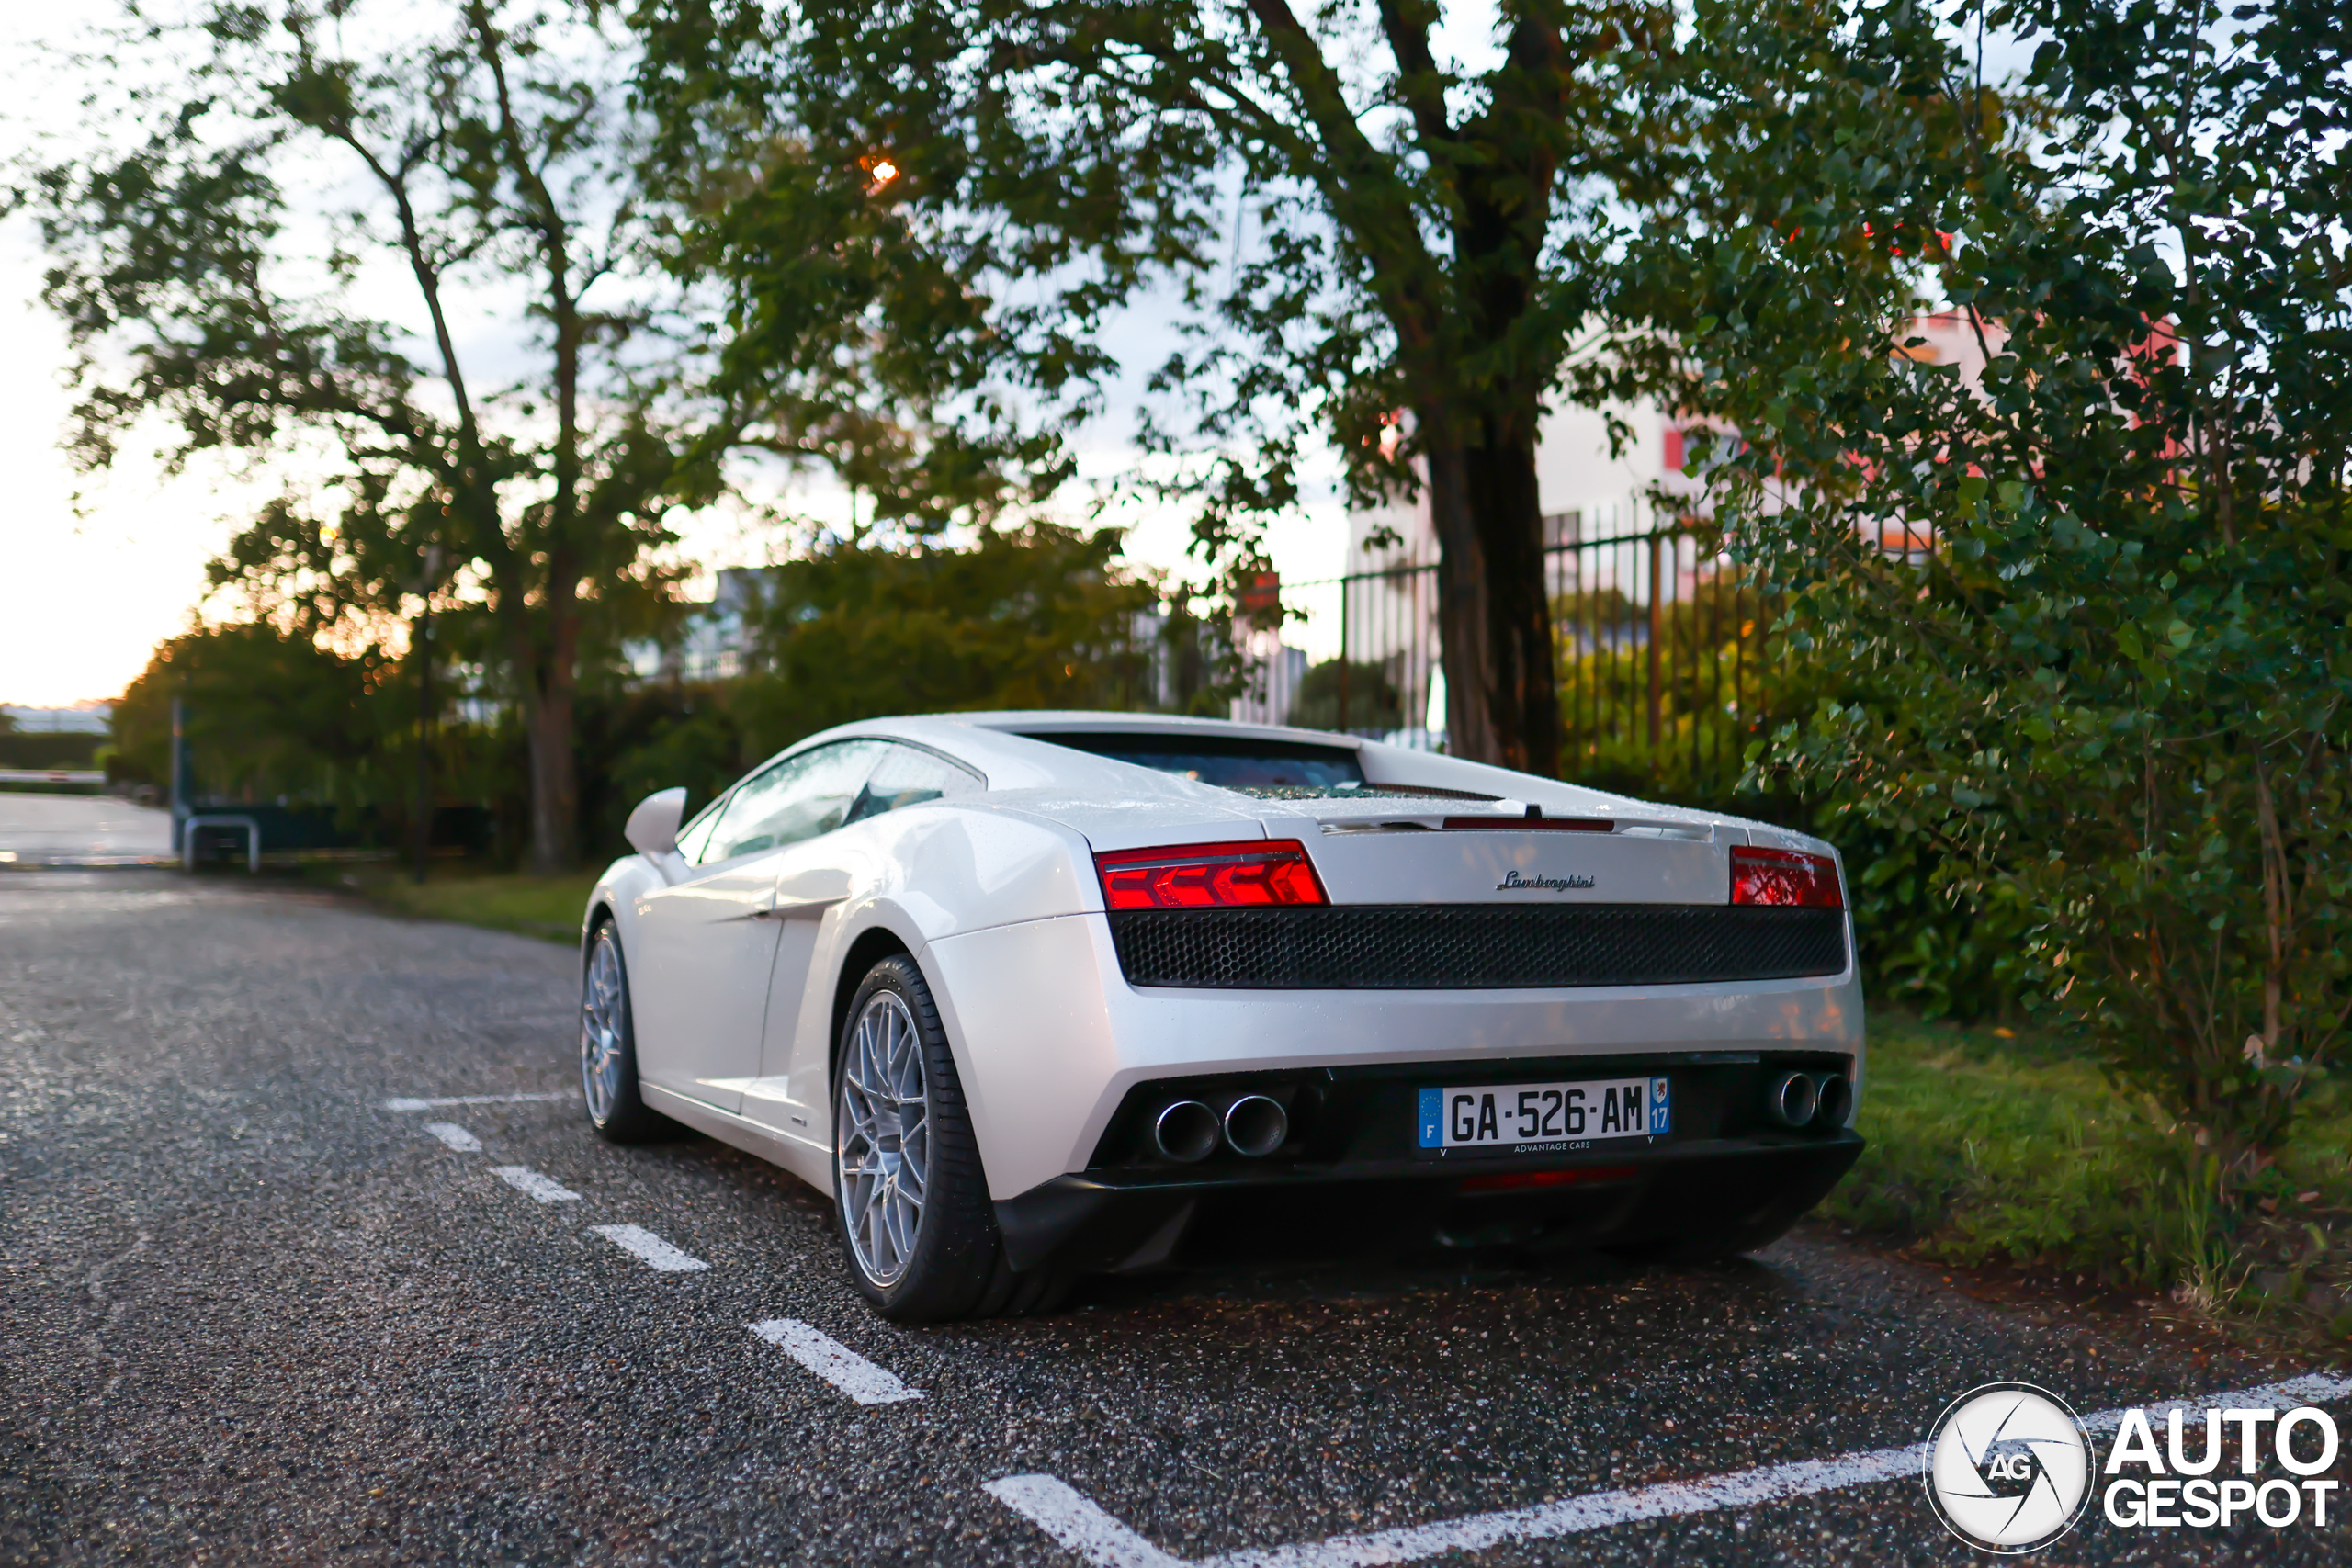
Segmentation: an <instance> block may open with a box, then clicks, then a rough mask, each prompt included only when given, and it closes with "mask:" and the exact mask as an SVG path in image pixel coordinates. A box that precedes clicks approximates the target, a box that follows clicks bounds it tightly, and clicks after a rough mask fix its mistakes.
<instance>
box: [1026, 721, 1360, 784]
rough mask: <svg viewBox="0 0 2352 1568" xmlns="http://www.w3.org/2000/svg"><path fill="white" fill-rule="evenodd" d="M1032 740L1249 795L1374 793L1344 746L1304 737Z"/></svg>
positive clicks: (1064, 734) (1058, 735) (1059, 736)
mask: <svg viewBox="0 0 2352 1568" xmlns="http://www.w3.org/2000/svg"><path fill="white" fill-rule="evenodd" d="M1028 739H1032V740H1043V741H1045V742H1046V743H1047V744H1048V745H1053V746H1067V747H1069V748H1070V749H1071V750H1075V751H1086V752H1091V753H1092V754H1093V755H1094V756H1097V757H1108V758H1110V759H1111V760H1112V761H1117V762H1133V763H1134V764H1135V765H1136V766H1137V767H1139V768H1153V769H1157V770H1158V771H1159V772H1160V773H1174V774H1176V775H1177V776H1178V777H1180V778H1188V779H1197V780H1199V781H1200V782H1201V783H1202V784H1214V785H1216V787H1217V788H1219V789H1230V790H1238V791H1240V792H1242V793H1243V794H1245V795H1261V794H1263V795H1291V794H1294V793H1295V794H1300V795H1362V794H1369V793H1374V792H1373V791H1370V790H1368V789H1367V787H1366V785H1365V784H1364V781H1363V765H1362V764H1361V763H1359V762H1358V761H1356V754H1355V751H1354V750H1352V749H1351V748H1349V747H1345V746H1317V745H1315V744H1314V743H1312V742H1311V741H1302V740H1258V739H1251V738H1250V737H1249V736H1238V735H1237V736H1225V735H1152V734H1148V733H1142V734H1139V733H1137V732H1136V731H1133V730H1114V731H1110V732H1107V733H1088V732H1085V731H1079V732H1070V731H1060V732H1055V733H1048V734H1041V735H1032V736H1030V737H1029V738H1028Z"/></svg>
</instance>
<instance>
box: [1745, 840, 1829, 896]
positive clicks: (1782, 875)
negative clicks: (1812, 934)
mask: <svg viewBox="0 0 2352 1568" xmlns="http://www.w3.org/2000/svg"><path fill="white" fill-rule="evenodd" d="M1731 901H1732V902H1733V903H1735V904H1780V905H1783V906H1786V907H1789V908H1799V909H1842V908H1845V907H1846V897H1845V895H1844V894H1842V893H1840V892H1839V891H1838V863H1837V862H1836V861H1834V860H1831V859H1830V858H1829V857H1828V856H1827V855H1809V854H1805V853H1804V852H1800V851H1797V850H1751V849H1734V850H1733V851H1732V852H1731Z"/></svg>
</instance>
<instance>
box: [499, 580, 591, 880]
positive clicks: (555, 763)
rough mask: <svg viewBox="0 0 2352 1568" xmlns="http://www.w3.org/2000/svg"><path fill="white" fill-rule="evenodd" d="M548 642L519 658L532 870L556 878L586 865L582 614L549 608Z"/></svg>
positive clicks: (525, 652) (525, 651)
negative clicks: (575, 734)
mask: <svg viewBox="0 0 2352 1568" xmlns="http://www.w3.org/2000/svg"><path fill="white" fill-rule="evenodd" d="M546 614H547V616H548V619H547V622H546V630H547V634H548V645H547V646H545V647H541V648H531V649H525V650H524V651H523V652H522V654H521V656H520V657H519V658H517V660H515V662H516V663H517V664H518V665H519V666H520V667H521V670H522V673H523V678H524V683H525V687H526V697H525V706H524V714H523V726H524V735H525V737H526V739H527V740H528V741H529V743H530V750H531V870H532V871H533V872H534V873H536V874H538V875H541V876H554V875H558V874H561V873H563V872H567V871H570V870H571V869H572V868H573V867H574V866H576V865H578V864H579V863H580V774H579V768H578V765H577V761H576V760H575V758H574V757H573V755H572V698H573V694H574V686H575V677H574V670H573V655H574V652H575V650H576V647H577V644H578V642H579V628H578V626H577V617H576V616H575V615H565V614H562V613H561V612H560V610H558V609H556V608H555V607H553V606H550V607H549V609H548V611H547V612H546Z"/></svg>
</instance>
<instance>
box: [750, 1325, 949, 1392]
mask: <svg viewBox="0 0 2352 1568" xmlns="http://www.w3.org/2000/svg"><path fill="white" fill-rule="evenodd" d="M751 1330H752V1333H754V1334H756V1335H758V1336H759V1337H761V1338H763V1339H764V1340H766V1341H767V1342H768V1343H769V1344H771V1345H773V1346H775V1348H777V1349H779V1350H782V1351H783V1352H784V1353H785V1354H786V1355H787V1356H789V1357H791V1358H792V1359H794V1360H796V1361H797V1362H799V1363H800V1364H801V1365H802V1366H804V1367H806V1368H808V1369H809V1371H812V1372H814V1373H816V1374H817V1375H818V1376H819V1377H820V1378H822V1379H824V1380H825V1381H826V1382H829V1383H831V1384H832V1385H833V1386H834V1387H835V1388H837V1389H840V1390H841V1391H842V1393H845V1394H848V1395H849V1396H850V1397H851V1398H852V1399H854V1400H855V1401H857V1402H858V1403H859V1404H898V1403H899V1401H901V1400H907V1399H921V1398H922V1390H921V1389H919V1388H909V1387H908V1386H907V1385H906V1384H905V1383H903V1382H899V1380H898V1378H897V1377H895V1376H893V1375H892V1374H891V1373H889V1372H887V1371H883V1370H882V1369H881V1368H880V1367H877V1366H876V1365H875V1364H874V1363H873V1362H871V1361H869V1360H867V1359H865V1357H863V1356H861V1355H859V1354H858V1353H857V1352H856V1351H854V1350H853V1349H851V1348H849V1347H848V1346H846V1345H844V1344H842V1342H841V1341H840V1340H838V1339H835V1338H834V1337H832V1336H831V1335H829V1334H826V1333H824V1332H823V1331H821V1330H820V1329H816V1328H812V1327H810V1326H809V1325H808V1324H805V1323H803V1322H801V1321H800V1320H799V1319H798V1318H797V1317H772V1318H769V1319H768V1320H767V1321H766V1322H764V1323H754V1324H752V1325H751Z"/></svg>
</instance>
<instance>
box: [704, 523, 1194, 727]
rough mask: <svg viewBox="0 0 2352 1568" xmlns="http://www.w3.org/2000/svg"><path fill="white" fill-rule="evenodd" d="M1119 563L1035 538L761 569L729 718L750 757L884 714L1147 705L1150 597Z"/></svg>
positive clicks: (822, 552) (855, 554)
mask: <svg viewBox="0 0 2352 1568" xmlns="http://www.w3.org/2000/svg"><path fill="white" fill-rule="evenodd" d="M1118 551H1119V536H1118V535H1117V533H1116V532H1115V531H1113V530H1109V529H1105V530H1103V531H1101V532H1098V533H1093V534H1086V533H1080V532H1079V531H1077V530H1075V529H1069V528H1062V527H1057V526H1055V525H1050V524H1035V525H1030V526H1028V527H1026V528H1023V529H1020V530H1017V531H1015V530H1001V529H993V528H991V529H986V530H983V531H982V532H981V533H980V535H979V536H978V538H977V539H976V540H975V541H974V542H973V543H972V544H971V545H969V546H968V547H960V548H959V547H951V546H947V545H944V544H940V543H936V542H922V543H918V544H915V545H914V546H912V547H905V548H895V549H894V548H888V547H880V546H876V545H873V544H870V543H863V542H859V541H854V540H853V541H842V542H838V543H833V544H831V545H830V546H826V547H820V548H819V549H818V550H816V551H815V552H814V553H812V554H810V555H809V556H806V557H804V558H797V559H794V560H788V561H785V562H783V563H781V564H780V565H777V566H774V567H771V568H769V569H768V570H767V574H766V588H765V592H764V593H763V604H761V605H760V607H759V608H758V610H757V611H756V612H755V613H754V615H753V616H752V623H753V636H752V658H753V660H754V669H753V671H752V672H751V673H750V674H749V675H748V676H747V677H746V678H745V679H744V681H743V682H741V688H740V690H739V691H738V692H737V693H736V694H735V696H734V700H733V704H732V708H733V712H734V714H735V716H736V717H737V720H738V722H739V723H740V724H741V726H742V728H743V730H744V733H745V735H746V737H747V738H748V739H749V740H750V743H751V754H752V756H761V755H765V754H766V753H767V752H769V751H772V750H776V749H777V748H779V747H783V746H786V745H789V744H791V743H792V742H793V741H795V740H797V739H800V738H801V737H802V736H804V735H809V734H812V733H814V732H815V731H817V730H820V729H823V728H828V727H830V726H831V725H836V724H844V723H847V722H849V721H851V720H853V719H860V718H869V717H872V716H876V715H877V714H891V713H929V712H936V711H941V710H950V711H952V710H955V709H959V708H960V709H978V708H1023V707H1078V708H1091V707H1142V706H1149V705H1152V704H1153V702H1154V698H1155V695H1156V693H1155V691H1154V687H1155V684H1156V682H1155V681H1154V679H1153V676H1154V672H1155V671H1154V654H1155V649H1154V648H1153V646H1152V644H1153V640H1154V639H1153V637H1152V633H1151V631H1150V629H1149V627H1148V625H1147V624H1146V622H1145V617H1148V616H1149V615H1151V614H1152V612H1153V611H1154V610H1155V608H1156V607H1157V605H1158V604H1159V592H1158V590H1157V589H1156V588H1155V586H1154V585H1153V584H1152V583H1151V582H1150V581H1148V580H1145V579H1142V578H1138V577H1136V576H1135V575H1133V574H1132V573H1129V572H1127V571H1125V570H1121V569H1120V567H1119V563H1118V559H1117V558H1118ZM748 760H749V759H748V758H747V761H748Z"/></svg>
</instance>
